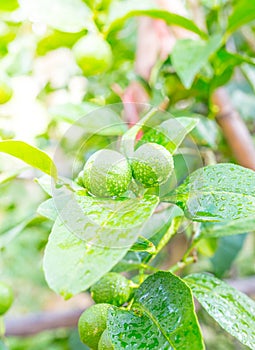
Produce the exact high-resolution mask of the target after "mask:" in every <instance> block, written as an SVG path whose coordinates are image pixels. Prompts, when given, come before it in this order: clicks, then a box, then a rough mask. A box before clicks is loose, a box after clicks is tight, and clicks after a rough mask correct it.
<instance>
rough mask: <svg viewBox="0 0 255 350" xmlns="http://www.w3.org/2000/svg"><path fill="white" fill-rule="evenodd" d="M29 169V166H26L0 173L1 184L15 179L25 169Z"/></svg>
mask: <svg viewBox="0 0 255 350" xmlns="http://www.w3.org/2000/svg"><path fill="white" fill-rule="evenodd" d="M26 170H28V168H27V167H24V168H20V169H17V170H12V171H8V172H3V173H1V174H0V185H3V184H5V183H7V182H9V181H11V180H13V179H15V178H16V177H17V176H19V175H20V174H21V173H23V171H26Z"/></svg>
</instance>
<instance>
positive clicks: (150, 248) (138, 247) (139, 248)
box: [130, 236, 156, 253]
mask: <svg viewBox="0 0 255 350" xmlns="http://www.w3.org/2000/svg"><path fill="white" fill-rule="evenodd" d="M130 251H134V252H148V253H155V251H156V248H155V246H154V244H153V243H152V242H151V241H149V240H148V239H146V238H144V237H143V236H140V237H138V239H137V241H136V242H135V244H133V246H132V247H131V248H130Z"/></svg>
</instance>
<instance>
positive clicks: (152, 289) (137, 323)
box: [107, 271, 204, 350]
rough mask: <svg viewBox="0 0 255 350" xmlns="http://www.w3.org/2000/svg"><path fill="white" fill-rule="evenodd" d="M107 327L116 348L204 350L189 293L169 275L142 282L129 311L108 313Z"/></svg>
mask: <svg viewBox="0 0 255 350" xmlns="http://www.w3.org/2000/svg"><path fill="white" fill-rule="evenodd" d="M107 328H108V331H109V335H110V337H111V340H112V343H113V344H114V346H116V348H117V349H130V350H131V349H142V348H148V349H159V350H163V349H174V350H175V349H176V350H177V349H180V350H185V349H187V350H199V349H204V345H203V340H202V336H201V332H200V328H199V325H198V321H197V318H196V315H195V311H194V304H193V300H192V295H191V291H190V289H189V288H188V286H187V285H186V284H185V283H184V282H183V281H182V280H181V279H180V278H179V277H177V276H175V275H172V274H171V273H169V272H163V271H162V272H157V273H156V274H154V275H152V276H149V277H148V278H147V279H146V280H145V281H144V282H143V283H142V285H141V286H140V288H139V289H138V290H137V291H136V293H135V296H134V303H133V305H132V311H124V310H119V309H113V310H109V318H108V324H107Z"/></svg>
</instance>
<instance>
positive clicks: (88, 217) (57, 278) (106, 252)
mask: <svg viewBox="0 0 255 350" xmlns="http://www.w3.org/2000/svg"><path fill="white" fill-rule="evenodd" d="M79 197H80V198H79ZM61 198H62V201H63V202H64V203H67V204H66V206H64V207H63V208H62V211H61V210H60V216H59V217H58V218H57V220H56V222H55V224H54V226H53V229H52V232H51V234H50V238H49V241H48V244H47V247H46V251H45V256H44V271H45V276H46V280H47V282H48V284H49V286H50V287H51V288H52V289H53V290H54V291H55V292H56V293H59V294H61V295H62V296H63V297H64V298H65V299H68V298H70V297H72V296H73V295H74V294H77V293H79V292H81V291H83V290H86V289H88V288H89V287H90V286H91V285H92V284H94V283H95V282H96V281H97V280H99V279H100V277H102V276H103V275H104V274H105V273H106V272H108V271H110V270H111V269H112V268H113V266H114V265H116V263H117V262H119V261H120V260H121V259H122V258H123V256H124V255H125V254H126V252H127V251H128V249H130V247H131V246H132V245H133V243H134V242H135V241H136V240H137V237H138V236H139V235H140V231H141V228H142V227H143V225H144V224H145V222H146V221H147V220H148V219H149V217H150V216H151V214H152V212H153V210H154V209H155V207H156V206H157V203H158V199H157V197H154V196H148V197H147V198H144V199H141V200H139V199H136V200H130V199H125V200H119V201H118V200H115V201H114V200H108V201H107V200H100V199H98V198H94V197H86V196H84V197H81V196H79V195H77V197H76V198H75V199H74V200H70V198H68V197H67V196H66V197H64V196H60V197H58V199H59V200H60V199H61ZM77 199H78V200H79V203H78V202H77Z"/></svg>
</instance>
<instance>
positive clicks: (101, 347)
mask: <svg viewBox="0 0 255 350" xmlns="http://www.w3.org/2000/svg"><path fill="white" fill-rule="evenodd" d="M98 350H114V347H113V345H112V342H111V339H110V336H109V333H108V331H107V329H106V330H105V331H104V332H103V334H102V335H101V338H100V340H99V343H98Z"/></svg>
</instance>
